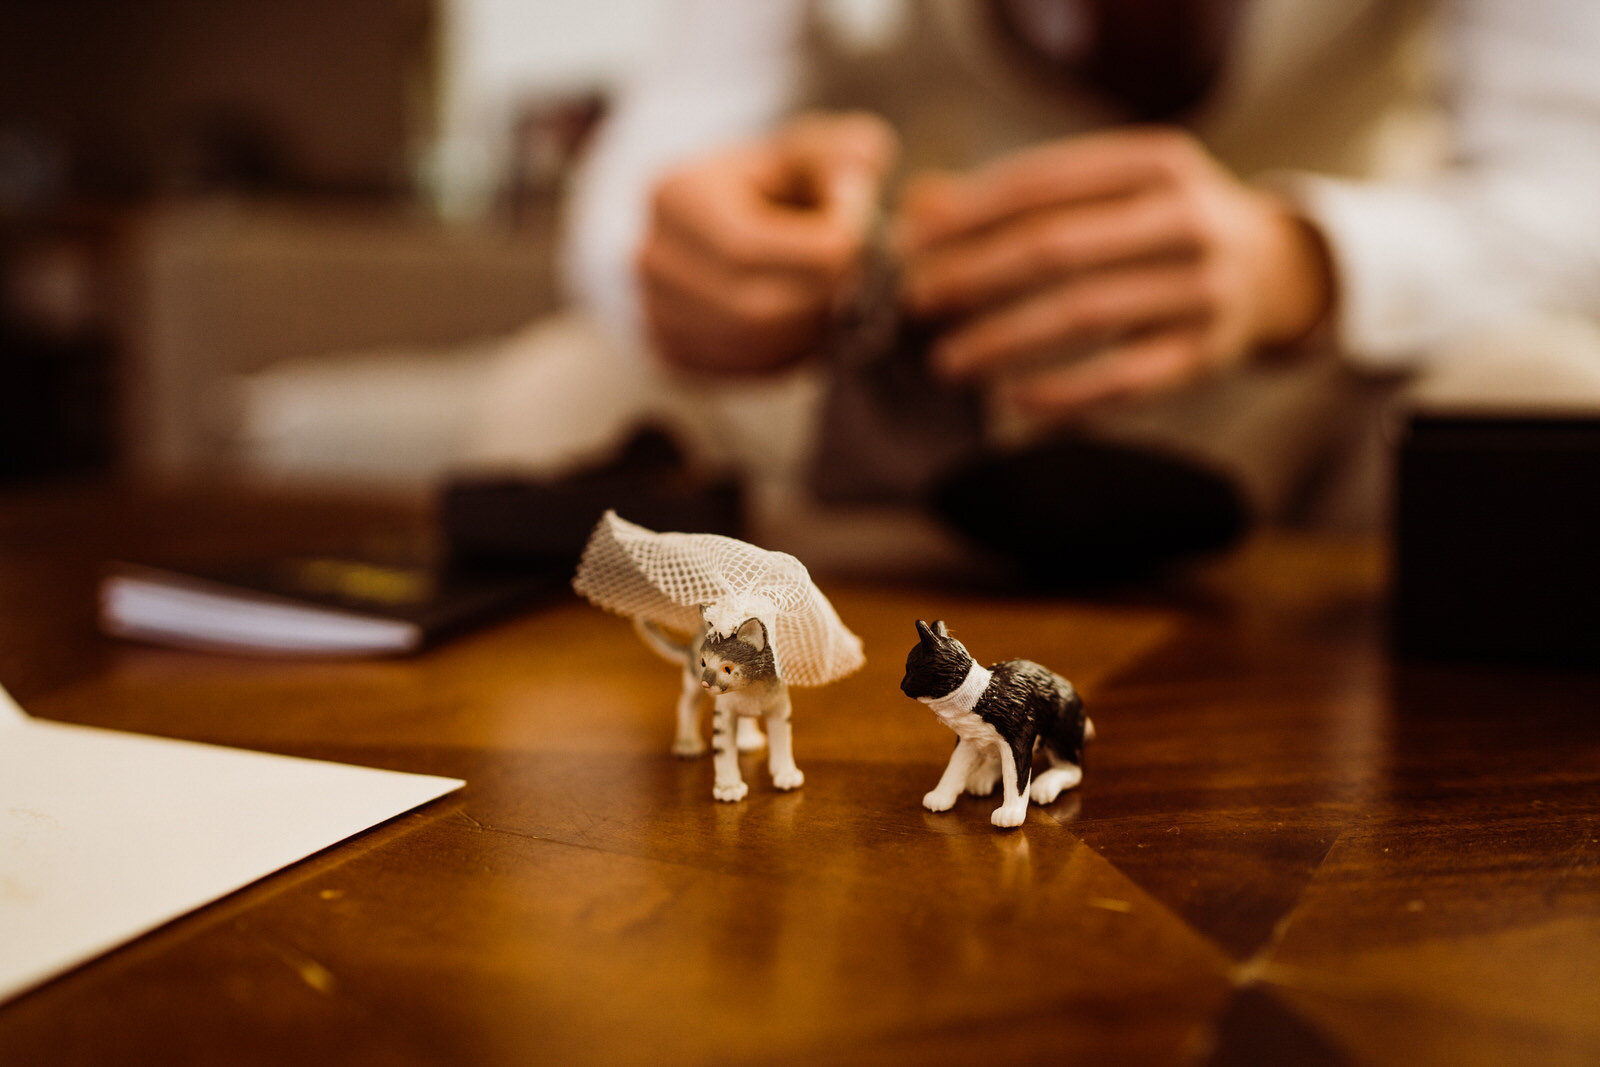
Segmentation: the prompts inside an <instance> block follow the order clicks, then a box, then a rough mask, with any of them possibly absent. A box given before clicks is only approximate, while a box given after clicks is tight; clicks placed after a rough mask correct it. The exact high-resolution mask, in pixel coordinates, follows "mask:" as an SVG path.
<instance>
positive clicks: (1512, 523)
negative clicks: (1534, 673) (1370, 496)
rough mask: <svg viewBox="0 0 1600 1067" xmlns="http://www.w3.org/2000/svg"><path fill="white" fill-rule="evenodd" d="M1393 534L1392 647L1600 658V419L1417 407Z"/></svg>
mask: <svg viewBox="0 0 1600 1067" xmlns="http://www.w3.org/2000/svg"><path fill="white" fill-rule="evenodd" d="M1394 544H1395V587H1394V603H1393V620H1392V621H1393V633H1392V637H1393V641H1394V645H1395V648H1396V650H1397V651H1399V652H1400V653H1402V654H1405V655H1410V656H1416V657H1419V658H1424V659H1445V660H1491V661H1499V662H1514V663H1533V664H1546V665H1557V666H1567V667H1580V668H1586V669H1590V670H1593V669H1594V668H1596V667H1600V417H1534V416H1481V415H1479V416H1464V415H1456V416H1444V415H1417V416H1413V418H1412V420H1411V423H1410V425H1409V427H1408V430H1407V433H1406V436H1405V439H1404V441H1403V442H1402V444H1401V448H1400V470H1399V485H1398V499H1397V506H1396V509H1395V537H1394Z"/></svg>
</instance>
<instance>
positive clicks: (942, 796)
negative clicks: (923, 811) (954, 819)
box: [922, 789, 956, 811]
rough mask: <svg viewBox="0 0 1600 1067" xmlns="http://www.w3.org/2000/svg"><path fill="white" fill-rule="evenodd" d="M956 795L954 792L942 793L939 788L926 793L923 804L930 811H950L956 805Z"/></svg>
mask: <svg viewBox="0 0 1600 1067" xmlns="http://www.w3.org/2000/svg"><path fill="white" fill-rule="evenodd" d="M955 804H956V795H955V794H954V793H941V792H939V791H938V790H937V789H935V790H933V791H932V792H931V793H927V794H924V796H923V798H922V806H923V807H925V808H927V809H928V810H929V811H949V810H950V809H951V808H953V807H955Z"/></svg>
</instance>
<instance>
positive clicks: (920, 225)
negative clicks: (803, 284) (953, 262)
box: [899, 130, 1199, 253]
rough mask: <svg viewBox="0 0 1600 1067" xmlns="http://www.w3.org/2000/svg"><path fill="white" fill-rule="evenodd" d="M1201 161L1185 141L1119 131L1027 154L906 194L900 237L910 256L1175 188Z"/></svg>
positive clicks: (921, 184) (938, 178) (940, 178)
mask: <svg viewBox="0 0 1600 1067" xmlns="http://www.w3.org/2000/svg"><path fill="white" fill-rule="evenodd" d="M1191 155H1193V156H1195V157H1196V158H1198V157H1199V152H1198V149H1195V148H1193V147H1192V146H1191V145H1190V144H1189V142H1188V139H1187V138H1186V137H1184V136H1183V135H1182V134H1176V133H1171V132H1167V131H1158V130H1121V131H1112V132H1108V133H1103V134H1094V135H1090V136H1085V137H1078V138H1073V139H1070V140H1066V141H1053V142H1051V143H1049V144H1046V145H1041V146H1039V147H1037V148H1031V149H1025V150H1023V151H1021V152H1017V153H1014V154H1012V155H1009V156H1006V157H1005V158H1003V159H1001V160H999V161H997V162H995V163H993V164H991V165H989V166H987V167H984V168H981V169H979V170H976V171H973V172H970V173H968V174H963V175H959V176H951V175H933V176H929V177H927V178H924V179H921V180H917V181H913V182H912V183H911V184H910V185H909V186H908V188H907V193H906V197H905V201H904V206H903V212H902V223H901V226H900V232H899V237H900V239H901V240H902V241H903V242H904V245H903V247H904V250H905V251H906V252H908V253H911V252H915V251H917V250H920V249H924V248H927V247H929V246H931V245H934V244H937V243H939V242H941V241H947V240H950V239H951V238H954V237H956V236H959V235H961V234H967V233H973V232H976V231H979V230H982V229H985V228H987V227H990V226H994V225H996V224H997V223H999V222H1002V221H1004V220H1005V219H1007V218H1010V217H1012V216H1014V215H1017V214H1021V213H1026V212H1029V211H1038V210H1040V209H1042V208H1048V207H1055V206H1058V205H1063V204H1072V203H1077V202H1081V201H1086V200H1096V199H1102V198H1106V197H1117V196H1126V195H1128V194H1130V193H1134V192H1137V191H1139V190H1141V189H1145V188H1148V187H1150V186H1153V185H1160V184H1164V183H1166V182H1167V181H1169V180H1170V179H1171V177H1172V175H1173V173H1174V171H1175V170H1177V169H1180V168H1181V167H1183V166H1186V165H1188V163H1187V162H1186V161H1187V159H1188V157H1189V156H1191Z"/></svg>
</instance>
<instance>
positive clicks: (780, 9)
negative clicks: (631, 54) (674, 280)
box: [562, 0, 806, 353]
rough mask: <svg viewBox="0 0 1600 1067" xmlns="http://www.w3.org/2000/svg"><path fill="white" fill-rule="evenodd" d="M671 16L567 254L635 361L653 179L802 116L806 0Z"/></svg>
mask: <svg viewBox="0 0 1600 1067" xmlns="http://www.w3.org/2000/svg"><path fill="white" fill-rule="evenodd" d="M662 15H663V18H662V24H661V26H660V28H659V32H658V33H657V35H656V43H655V47H654V48H653V49H652V53H651V55H650V56H649V57H648V58H647V60H646V62H645V64H644V66H643V67H642V68H641V70H640V71H639V74H638V75H637V76H636V77H635V78H634V79H632V80H631V81H630V82H629V84H627V85H626V86H625V87H624V88H623V90H622V92H621V94H620V95H619V97H618V98H617V99H616V101H615V102H614V105H613V109H612V112H611V115H610V116H609V118H608V119H607V120H606V122H605V123H604V125H603V126H602V128H601V130H600V133H599V135H598V137H597V139H596V143H595V145H594V147H593V149H592V151H591V152H590V153H589V156H588V158H587V160H586V161H585V164H584V166H583V167H582V169H581V171H580V173H579V175H578V178H577V181H576V183H575V186H574V191H573V195H572V198H571V200H570V202H569V204H568V206H567V210H568V218H567V226H568V229H567V232H566V235H565V238H564V241H563V250H562V268H563V273H564V275H565V278H566V282H567V285H568V288H569V290H570V293H571V295H572V296H573V297H574V298H575V299H576V300H577V301H578V302H579V303H580V304H581V305H583V306H584V307H585V308H587V310H588V311H589V312H590V313H591V314H593V315H594V316H595V317H596V319H597V321H598V322H599V323H600V326H601V329H602V330H603V331H604V333H605V334H606V336H607V338H608V339H609V340H610V341H611V342H612V343H613V344H615V345H617V346H618V347H619V350H621V351H624V352H629V353H641V352H642V337H643V330H642V321H641V316H640V309H639V306H638V289H637V283H636V279H635V271H634V265H633V261H634V257H635V255H636V253H637V249H638V247H639V243H640V241H641V239H642V238H643V236H644V228H645V225H646V222H647V221H648V212H649V200H650V190H651V187H652V186H653V185H654V183H655V180H656V178H657V177H658V176H659V175H660V174H661V173H662V171H663V170H664V169H666V168H667V167H668V166H670V165H671V164H672V163H674V162H676V161H678V160H680V159H683V158H685V157H687V156H690V155H693V154H694V153H697V152H701V151H705V150H708V149H711V148H714V147H716V146H718V145H721V144H726V143H728V142H730V141H733V140H736V139H738V138H740V137H744V136H750V135H753V134H755V133H757V132H760V131H762V130H765V129H767V128H769V127H771V126H772V125H773V124H774V123H775V122H776V121H777V120H778V119H779V118H781V117H782V116H783V115H784V114H785V113H786V112H787V111H788V110H789V109H790V108H791V107H792V106H793V102H794V99H795V96H796V93H797V87H798V85H799V81H800V69H799V68H800V65H801V63H802V60H803V54H804V53H803V49H802V48H801V47H800V45H801V34H802V32H803V28H804V23H805V16H806V4H805V2H804V0H683V2H679V3H674V4H668V5H664V8H663V11H662Z"/></svg>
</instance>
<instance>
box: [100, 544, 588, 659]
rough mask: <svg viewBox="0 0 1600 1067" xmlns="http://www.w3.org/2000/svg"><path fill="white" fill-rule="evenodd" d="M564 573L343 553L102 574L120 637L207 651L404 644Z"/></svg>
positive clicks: (551, 588)
mask: <svg viewBox="0 0 1600 1067" xmlns="http://www.w3.org/2000/svg"><path fill="white" fill-rule="evenodd" d="M565 585H566V576H565V574H564V573H562V572H556V571H546V572H525V573H521V574H506V573H502V574H492V573H463V572H459V571H455V570H450V569H444V568H440V567H436V566H431V565H428V564H425V563H414V562H391V561H379V560H372V559H360V558H352V557H349V556H334V555H307V556H283V557H276V558H272V559H263V560H255V561H250V562H245V563H240V564H237V565H234V566H231V567H227V568H218V569H206V570H199V569H189V568H159V567H148V566H143V565H138V564H127V563H119V564H114V565H113V566H112V568H111V570H110V572H109V573H108V574H107V575H106V577H105V579H104V580H103V581H102V582H101V583H100V625H101V628H102V629H103V630H105V631H106V632H107V633H109V634H112V635H113V636H116V637H126V638H130V639H133V640H138V641H146V642H151V643H155V644H163V645H173V646H177V647H182V648H197V649H203V650H208V651H218V652H235V653H245V654H253V655H269V656H384V655H399V654H403V653H408V652H416V651H419V650H421V649H422V648H425V647H427V646H429V645H432V644H434V643H436V642H438V641H439V640H441V639H443V638H445V637H447V636H450V635H452V634H455V633H459V632H460V631H462V630H465V629H467V628H469V627H471V626H474V625H478V624H482V623H486V622H489V621H492V620H493V619H496V618H499V617H501V616H503V615H506V614H508V613H510V612H511V611H513V610H515V609H517V608H520V607H525V606H527V605H529V604H532V603H534V602H536V601H538V600H540V599H543V598H547V597H550V596H553V595H555V594H557V593H558V592H561V591H564V589H565Z"/></svg>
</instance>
